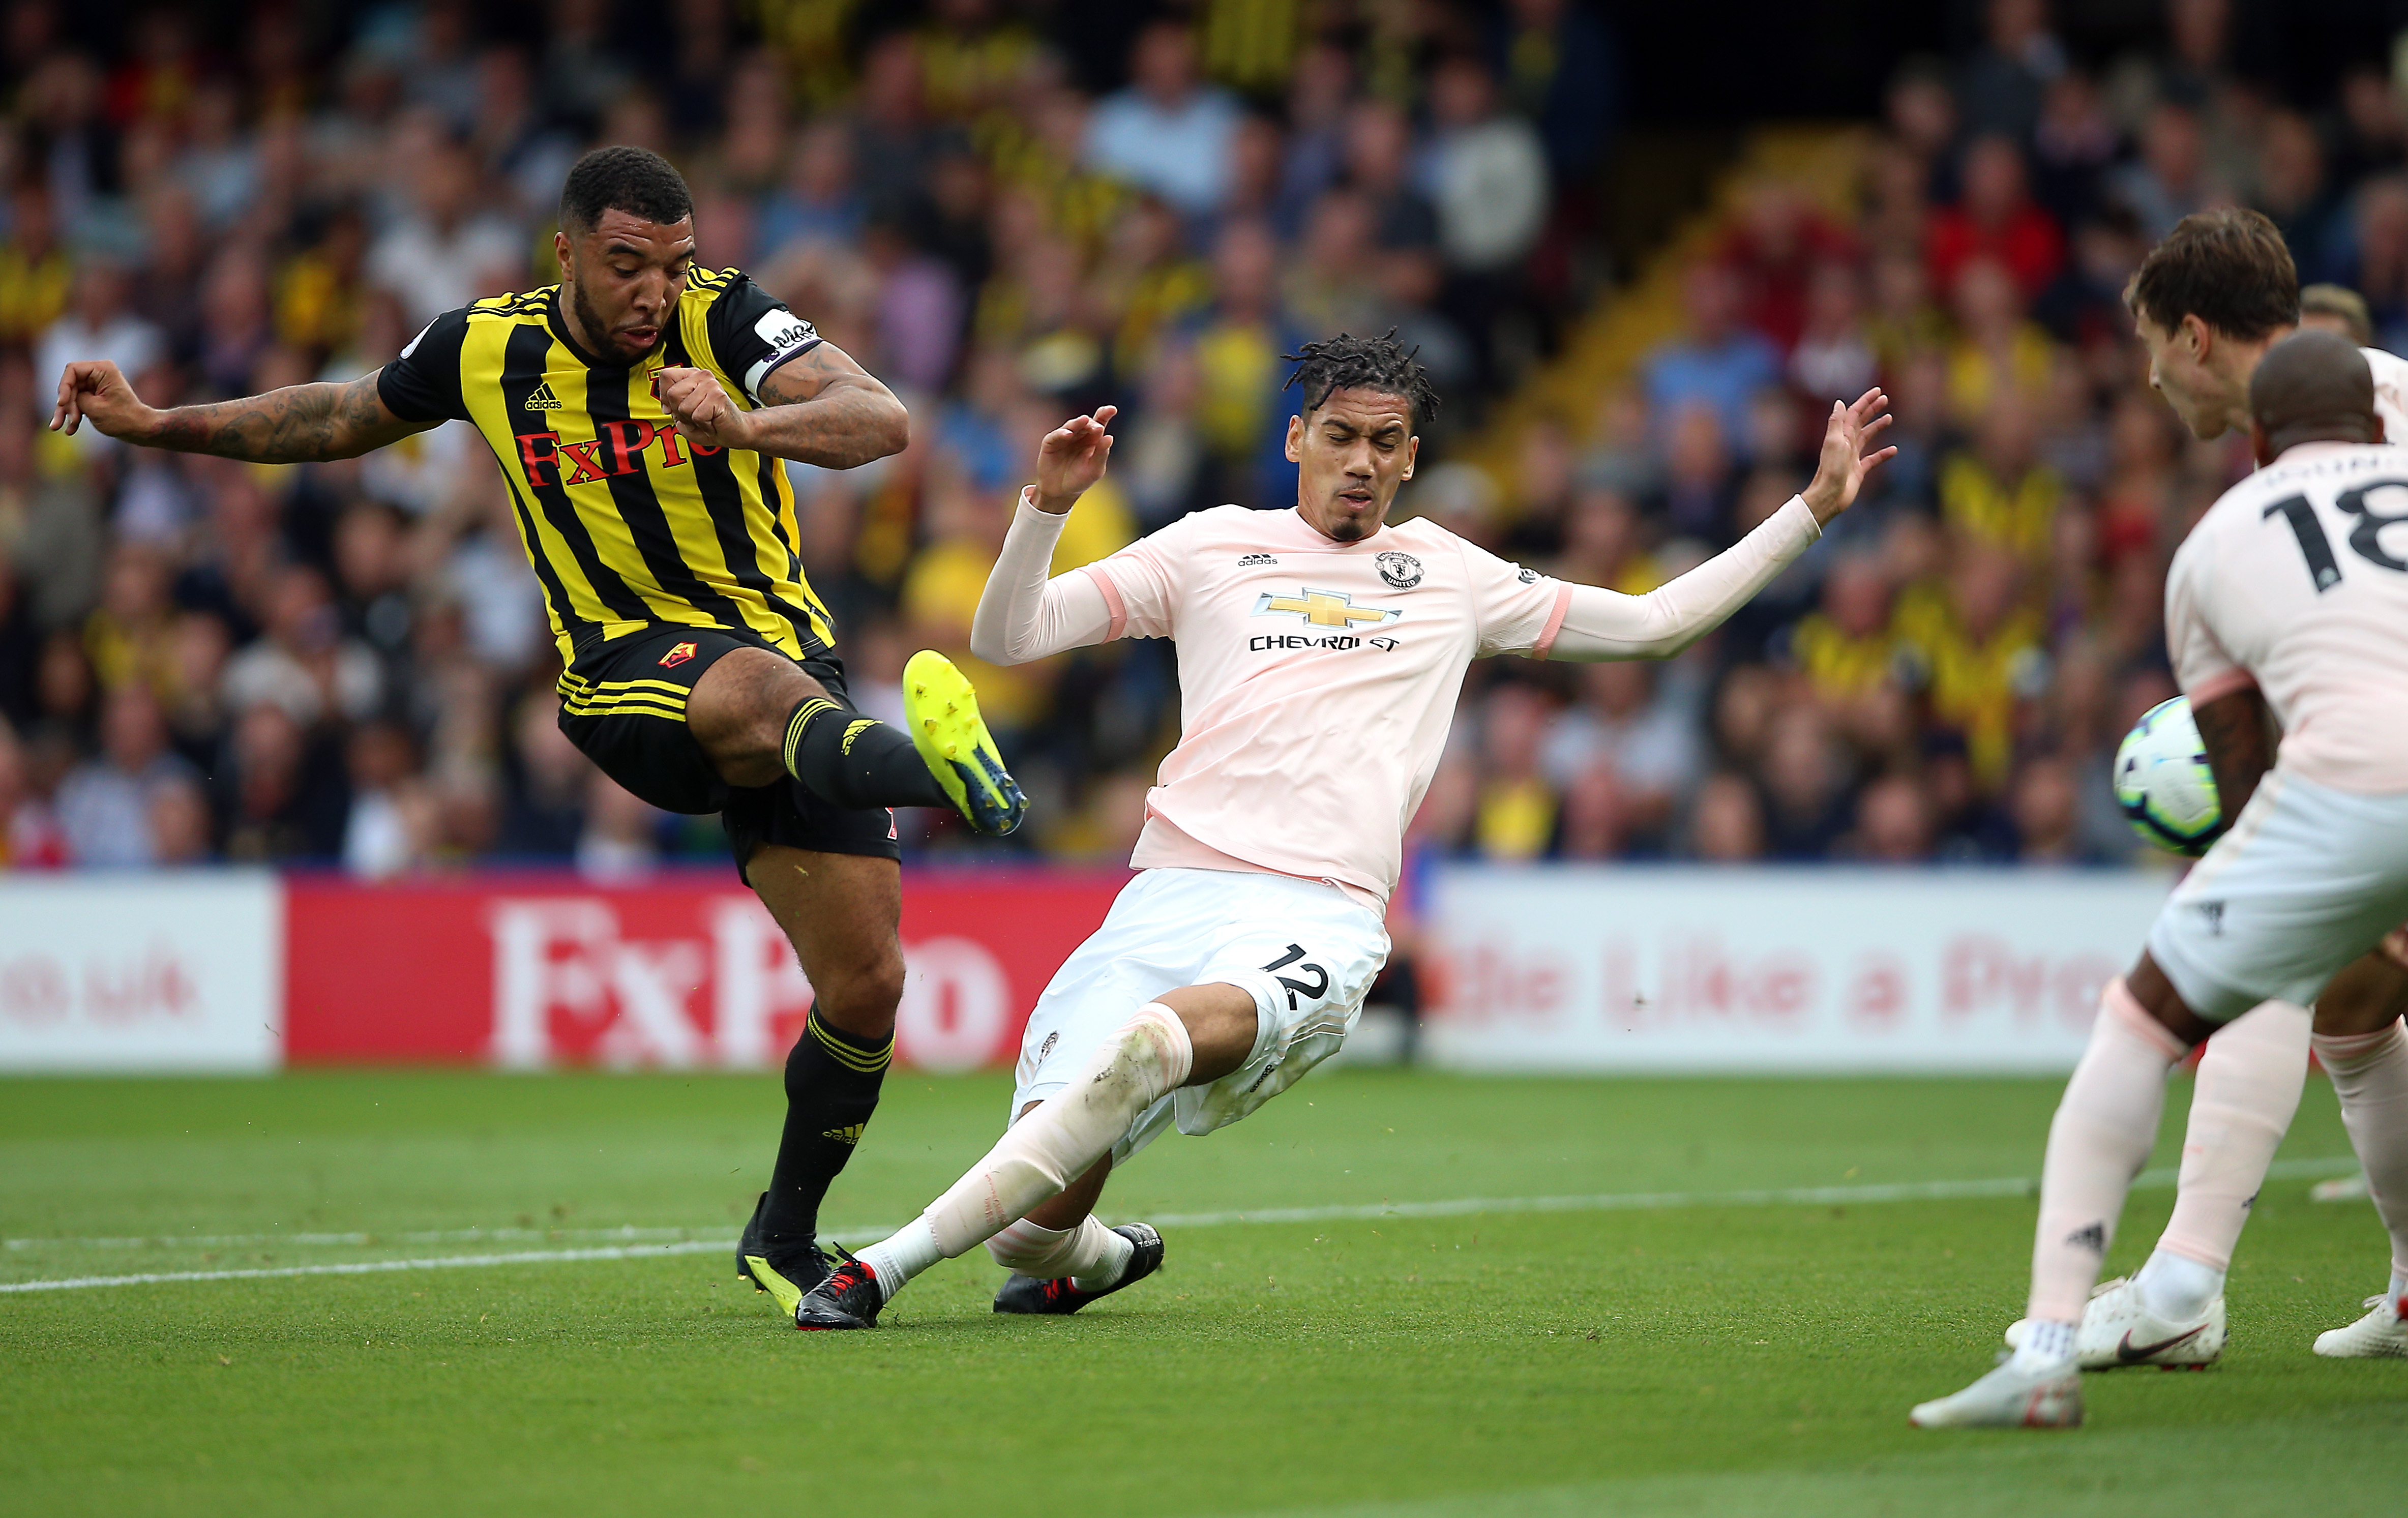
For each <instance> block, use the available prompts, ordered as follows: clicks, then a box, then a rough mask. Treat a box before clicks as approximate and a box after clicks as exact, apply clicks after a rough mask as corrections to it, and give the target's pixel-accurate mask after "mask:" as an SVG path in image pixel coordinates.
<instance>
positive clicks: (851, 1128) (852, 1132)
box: [820, 1123, 869, 1144]
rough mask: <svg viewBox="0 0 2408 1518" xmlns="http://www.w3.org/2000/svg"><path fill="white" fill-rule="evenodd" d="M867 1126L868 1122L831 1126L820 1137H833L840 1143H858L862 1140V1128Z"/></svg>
mask: <svg viewBox="0 0 2408 1518" xmlns="http://www.w3.org/2000/svg"><path fill="white" fill-rule="evenodd" d="M867 1126H869V1124H867V1123H848V1124H845V1125H844V1126H843V1127H841V1128H830V1129H828V1130H827V1131H826V1132H824V1133H823V1134H821V1135H820V1137H821V1138H833V1139H835V1140H836V1141H837V1142H838V1143H839V1144H857V1143H859V1142H861V1130H862V1129H864V1128H866V1127H867Z"/></svg>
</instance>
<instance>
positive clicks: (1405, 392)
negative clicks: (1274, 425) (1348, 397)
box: [1280, 327, 1438, 432]
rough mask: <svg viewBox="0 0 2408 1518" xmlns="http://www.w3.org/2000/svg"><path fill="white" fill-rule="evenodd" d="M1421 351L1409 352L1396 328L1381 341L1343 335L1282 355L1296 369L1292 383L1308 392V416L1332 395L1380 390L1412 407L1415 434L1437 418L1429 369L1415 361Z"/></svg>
mask: <svg viewBox="0 0 2408 1518" xmlns="http://www.w3.org/2000/svg"><path fill="white" fill-rule="evenodd" d="M1420 351H1421V350H1420V349H1419V348H1414V349H1412V350H1411V351H1407V350H1406V349H1405V348H1404V347H1403V346H1402V345H1401V344H1399V343H1398V341H1397V329H1396V328H1394V327H1390V328H1389V329H1388V330H1387V332H1386V333H1385V334H1384V335H1383V336H1381V337H1355V336H1354V335H1353V334H1352V333H1345V332H1341V333H1340V334H1339V335H1338V336H1337V337H1332V338H1330V339H1329V340H1328V341H1326V342H1317V343H1305V344H1302V345H1301V346H1299V347H1298V348H1297V351H1295V352H1293V353H1283V354H1281V355H1280V356H1281V357H1282V358H1283V359H1285V360H1287V362H1289V363H1290V364H1293V365H1296V372H1295V373H1294V374H1291V375H1289V376H1288V379H1287V383H1288V384H1289V385H1295V386H1297V388H1298V389H1300V390H1302V391H1303V393H1304V414H1305V415H1307V416H1311V415H1312V413H1313V412H1315V411H1317V410H1319V409H1321V408H1322V407H1323V406H1325V405H1326V404H1327V403H1328V400H1329V397H1330V394H1331V393H1332V392H1335V391H1340V390H1376V391H1378V392H1379V393H1380V394H1383V395H1394V396H1397V397H1398V398H1399V399H1401V400H1402V401H1403V402H1404V403H1405V404H1406V405H1407V406H1408V407H1410V408H1412V414H1413V430H1414V431H1415V432H1419V431H1421V429H1422V428H1424V427H1426V426H1427V425H1428V424H1429V423H1430V422H1431V421H1432V420H1433V419H1434V418H1436V417H1437V415H1438V391H1437V390H1436V389H1435V388H1433V387H1432V386H1431V384H1430V378H1429V371H1428V370H1426V369H1425V368H1423V367H1422V366H1421V365H1420V364H1419V363H1417V362H1415V359H1414V355H1415V354H1417V353H1419V352H1420ZM1280 388H1281V389H1283V390H1284V389H1286V388H1287V385H1282V386H1281V387H1280Z"/></svg>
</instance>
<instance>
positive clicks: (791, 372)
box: [660, 342, 911, 469]
mask: <svg viewBox="0 0 2408 1518" xmlns="http://www.w3.org/2000/svg"><path fill="white" fill-rule="evenodd" d="M660 395H661V405H662V407H663V408H665V409H667V412H668V414H669V418H670V420H671V421H673V422H676V423H677V429H678V432H679V434H680V435H681V436H682V437H684V438H685V439H686V440H687V441H688V442H694V443H700V444H702V445H703V446H705V447H706V448H747V449H751V450H752V451H754V452H756V453H767V454H768V455H769V456H771V457H772V458H781V459H793V460H795V461H796V462H797V463H800V464H816V465H820V466H821V467H822V468H826V469H854V468H858V467H860V466H861V465H865V464H869V463H872V462H874V461H876V460H879V459H882V458H885V457H886V456H887V455H888V454H890V453H900V452H902V451H903V450H904V449H906V448H908V447H910V442H911V413H910V412H909V411H907V410H905V409H904V408H903V403H902V402H901V401H899V400H897V399H896V398H895V392H893V391H891V390H889V389H887V388H886V386H885V385H884V383H883V382H882V381H881V380H879V378H878V377H877V376H876V375H874V374H871V373H870V372H869V371H868V370H867V369H865V368H863V367H862V366H861V365H858V364H856V363H854V362H853V356H852V355H851V354H849V353H847V352H846V351H844V350H843V349H841V348H839V347H837V346H836V345H835V344H834V343H827V342H823V343H819V344H816V345H814V346H813V347H812V348H811V349H810V351H808V352H806V353H804V354H803V355H802V356H801V357H800V358H795V359H789V360H787V361H786V362H785V363H783V364H781V365H778V366H777V367H776V368H774V369H771V370H770V371H769V372H768V374H767V376H766V377H764V378H763V379H762V380H761V406H760V408H759V409H757V410H752V411H748V410H746V409H744V408H742V407H740V406H738V405H737V404H736V401H735V398H734V397H733V396H731V395H729V394H727V390H726V388H725V387H724V386H723V385H722V384H720V382H719V377H718V376H717V375H715V374H712V373H711V372H710V370H708V369H689V368H681V367H675V366H672V367H667V368H664V369H662V370H661V375H660Z"/></svg>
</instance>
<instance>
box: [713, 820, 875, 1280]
mask: <svg viewBox="0 0 2408 1518" xmlns="http://www.w3.org/2000/svg"><path fill="white" fill-rule="evenodd" d="M745 877H746V879H747V880H749V881H751V882H752V883H753V889H754V890H755V891H757V892H758V893H759V894H760V896H761V900H762V902H763V904H764V905H766V906H767V908H768V909H769V915H770V916H771V917H773V918H775V919H776V920H777V923H778V925H779V926H780V927H781V928H782V929H784V930H785V934H786V937H787V938H788V939H789V941H791V942H792V943H793V944H794V946H795V952H796V956H797V957H798V958H799V959H800V960H801V962H802V967H803V975H804V978H805V979H807V980H809V981H810V983H811V1011H810V1021H809V1022H808V1023H806V1024H805V1025H804V1028H803V1033H802V1036H801V1037H800V1038H797V1039H796V1041H795V1047H794V1049H793V1051H792V1052H791V1053H788V1054H787V1056H786V1123H785V1128H784V1131H783V1133H782V1134H781V1137H780V1138H779V1141H778V1158H777V1163H776V1165H775V1166H774V1167H772V1169H771V1171H770V1175H769V1191H768V1195H767V1199H766V1201H765V1203H764V1205H763V1208H762V1217H761V1222H762V1227H763V1232H764V1233H765V1235H766V1236H767V1239H768V1241H769V1242H771V1243H773V1244H778V1245H783V1246H790V1247H791V1246H794V1245H798V1244H806V1243H809V1242H810V1241H811V1240H812V1239H815V1238H816V1237H817V1234H818V1231H819V1208H820V1202H821V1200H822V1199H823V1198H824V1196H826V1195H827V1189H828V1185H829V1183H830V1182H832V1181H835V1179H836V1177H837V1175H838V1173H839V1171H841V1170H842V1169H843V1168H844V1167H845V1164H846V1162H847V1161H849V1160H851V1159H852V1158H853V1149H854V1147H855V1146H856V1145H858V1144H859V1143H860V1141H861V1137H862V1130H863V1129H864V1127H865V1126H867V1124H868V1122H869V1117H870V1114H871V1113H872V1112H874V1111H875V1110H877V1108H878V1094H879V1088H880V1086H881V1084H882V1082H883V1081H884V1080H885V1078H886V1068H887V1065H888V1063H889V1062H890V1061H891V1060H892V1058H893V1057H894V1053H895V1008H896V1003H897V1002H899V1001H900V1000H901V999H902V995H903V944H902V939H901V938H899V937H898V936H897V934H896V924H897V923H898V921H899V920H900V918H901V913H902V897H903V892H902V875H901V871H900V869H899V867H898V866H896V863H895V861H894V860H892V859H877V858H864V857H860V856H855V855H847V854H837V853H818V852H807V851H804V850H801V849H793V848H786V847H782V846H780V845H777V844H765V845H763V846H762V847H761V848H759V849H758V850H756V851H755V852H754V853H753V857H752V858H751V859H750V860H749V861H747V862H746V865H745ZM784 1305H785V1307H786V1310H788V1311H792V1310H794V1304H792V1303H791V1302H789V1303H786V1304H784Z"/></svg>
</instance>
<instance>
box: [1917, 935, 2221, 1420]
mask: <svg viewBox="0 0 2408 1518" xmlns="http://www.w3.org/2000/svg"><path fill="white" fill-rule="evenodd" d="M2133 979H2134V980H2137V981H2141V982H2142V985H2143V990H2144V992H2145V993H2146V994H2148V995H2150V996H2151V999H2152V1001H2153V1002H2154V1001H2157V1000H2160V999H2162V1000H2169V1001H2172V1003H2173V1010H2174V1011H2176V1012H2177V1013H2179V1014H2180V1016H2181V1017H2182V1018H2185V1019H2188V1020H2189V1021H2190V1022H2192V1023H2196V1022H2197V1019H2196V1018H2193V1017H2191V1016H2190V1013H2189V1012H2188V1010H2186V1009H2184V1008H2182V1007H2181V1005H2180V1002H2179V1000H2178V999H2176V998H2174V995H2173V991H2172V988H2171V986H2170V985H2168V984H2167V983H2166V980H2165V977H2164V976H2163V975H2162V974H2160V973H2159V972H2158V971H2157V967H2156V966H2155V965H2154V964H2153V963H2152V962H2151V961H2150V960H2149V958H2148V956H2147V955H2145V954H2143V956H2142V959H2141V964H2140V967H2139V968H2138V969H2137V970H2135V971H2134V972H2133ZM2202 1031H2203V1030H2202ZM2188 1052H2189V1045H2188V1044H2187V1043H2186V1041H2185V1040H2184V1039H2183V1038H2178V1037H2176V1036H2175V1035H2174V1034H2173V1033H2172V1032H2171V1031H2169V1029H2168V1028H2167V1026H2166V1025H2165V1024H2164V1023H2163V1022H2161V1021H2159V1018H2158V1016H2157V1010H2156V1009H2155V1008H2153V1007H2151V1006H2144V1005H2143V1002H2142V1000H2141V999H2140V997H2138V996H2136V995H2134V993H2133V991H2132V989H2131V987H2130V986H2129V985H2128V983H2127V982H2126V981H2124V980H2122V979H2120V978H2119V979H2117V980H2114V981H2109V982H2108V983H2107V988H2106V990H2105V992H2104V993H2102V994H2101V995H2100V1004H2099V1016H2098V1018H2097V1020H2096V1021H2095V1022H2093V1023H2092V1024H2091V1027H2090V1043H2089V1047H2088V1048H2086V1049H2085V1050H2084V1051H2083V1054H2082V1061H2081V1063H2080V1064H2078V1065H2076V1066H2075V1067H2074V1070H2073V1078H2072V1079H2071V1081H2067V1082H2066V1086H2065V1096H2064V1097H2063V1098H2062V1099H2061V1100H2060V1101H2059V1102H2058V1103H2057V1116H2056V1117H2055V1118H2054V1119H2053V1120H2051V1122H2050V1123H2049V1127H2048V1154H2047V1158H2046V1159H2045V1160H2044V1161H2043V1162H2042V1167H2041V1183H2040V1226H2039V1229H2038V1230H2037V1232H2036V1234H2035V1236H2034V1239H2033V1243H2032V1282H2031V1297H2030V1305H2029V1309H2028V1311H2027V1313H2026V1320H2027V1321H2026V1325H2025V1333H2024V1336H2023V1343H2022V1344H2021V1346H2020V1347H2018V1348H2017V1349H2016V1350H2015V1352H2014V1356H2013V1357H2012V1358H2010V1359H2009V1360H2008V1361H2007V1362H2006V1363H2005V1364H2004V1365H2001V1366H2000V1367H1999V1368H1997V1369H1996V1370H1993V1371H1991V1372H1990V1373H1989V1374H1988V1375H1986V1376H1984V1377H1983V1378H1982V1379H1981V1380H1979V1381H1977V1382H1974V1383H1973V1384H1972V1385H1971V1386H1968V1387H1967V1388H1965V1389H1964V1390H1963V1391H1961V1392H1958V1393H1957V1395H1955V1396H1947V1397H1942V1398H1941V1399H1939V1400H1938V1401H1934V1402H1926V1403H1924V1404H1923V1405H1921V1406H1920V1407H1917V1408H1916V1409H1915V1410H1914V1413H1913V1421H1914V1423H1915V1425H1917V1426H1919V1427H1924V1428H1949V1427H2012V1426H2016V1425H2022V1426H2026V1427H2055V1426H2070V1425H2074V1424H2078V1423H2080V1422H2081V1421H2082V1374H2081V1371H2080V1369H2079V1368H2077V1366H2076V1365H2075V1362H2074V1341H2075V1336H2076V1334H2077V1332H2078V1331H2079V1329H2080V1326H2081V1324H2082V1309H2083V1304H2084V1301H2085V1299H2086V1298H2087V1297H2088V1296H2089V1295H2090V1287H2091V1283H2092V1282H2095V1281H2097V1280H2098V1279H2099V1266H2100V1261H2101V1260H2103V1259H2104V1258H2105V1257H2106V1253H2107V1247H2108V1245H2109V1244H2110V1243H2112V1242H2113V1241H2114V1237H2115V1221H2116V1219H2117V1218H2118V1217H2119V1216H2120V1215H2121V1214H2122V1212H2123V1210H2124V1197H2125V1194H2126V1193H2127V1192H2128V1190H2129V1189H2130V1187H2131V1184H2132V1178H2133V1177H2134V1176H2136V1175H2138V1174H2139V1173H2140V1170H2141V1167H2142V1166H2143V1165H2144V1164H2146V1163H2147V1162H2148V1157H2149V1150H2150V1147H2151V1146H2152V1145H2154V1144H2155V1143H2156V1142H2157V1118H2158V1114H2159V1113H2160V1112H2161V1111H2162V1110H2164V1107H2165V1096H2166V1074H2167V1072H2168V1071H2170V1070H2171V1069H2172V1068H2173V1067H2174V1066H2175V1065H2176V1064H2178V1063H2180V1062H2181V1060H2182V1057H2183V1056H2184V1054H2186V1053H2188Z"/></svg>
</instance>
